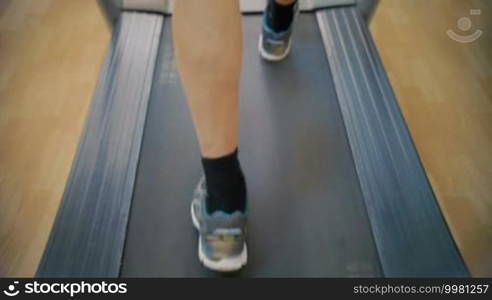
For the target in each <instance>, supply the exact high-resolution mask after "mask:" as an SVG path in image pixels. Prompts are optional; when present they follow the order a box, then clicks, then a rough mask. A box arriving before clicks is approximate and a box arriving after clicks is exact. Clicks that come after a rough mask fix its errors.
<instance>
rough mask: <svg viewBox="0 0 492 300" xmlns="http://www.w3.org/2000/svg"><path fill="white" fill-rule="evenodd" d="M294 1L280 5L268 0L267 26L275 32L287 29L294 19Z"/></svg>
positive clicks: (273, 0)
mask: <svg viewBox="0 0 492 300" xmlns="http://www.w3.org/2000/svg"><path fill="white" fill-rule="evenodd" d="M296 2H297V1H295V2H294V3H292V4H289V5H280V4H278V3H277V2H275V0H269V1H268V4H267V9H266V11H267V16H266V22H267V25H268V27H270V28H271V29H272V30H273V31H276V32H280V31H284V30H287V29H288V28H289V26H290V24H291V23H292V20H293V19H294V5H295V4H296Z"/></svg>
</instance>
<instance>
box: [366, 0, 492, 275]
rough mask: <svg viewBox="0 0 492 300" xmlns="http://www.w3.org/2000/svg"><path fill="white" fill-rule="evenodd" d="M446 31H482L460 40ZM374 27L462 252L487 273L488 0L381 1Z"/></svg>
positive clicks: (491, 67) (491, 99) (490, 146)
mask: <svg viewBox="0 0 492 300" xmlns="http://www.w3.org/2000/svg"><path fill="white" fill-rule="evenodd" d="M470 9H481V15H473V16H470ZM461 17H469V18H470V19H471V20H472V23H473V28H472V29H471V30H469V31H467V32H463V31H460V29H458V27H457V20H458V19H459V18H461ZM448 29H454V31H455V32H456V33H461V34H462V35H464V34H469V33H470V32H474V31H475V30H476V29H480V30H482V31H483V32H484V34H483V35H482V37H480V38H479V39H478V40H476V41H475V42H472V43H469V44H463V43H458V42H456V41H454V40H451V39H450V38H449V37H448V36H447V34H446V31H447V30H448ZM371 30H372V33H373V35H374V38H375V40H376V43H377V45H378V48H379V51H380V54H381V56H382V58H383V61H384V64H385V67H386V69H387V71H388V73H389V76H390V79H391V82H392V84H393V88H394V90H395V92H396V94H397V96H398V100H399V102H400V106H401V108H402V110H403V113H404V115H405V118H406V121H407V123H408V125H409V127H410V131H411V133H412V136H413V138H414V141H415V143H416V145H417V148H418V151H419V153H420V156H421V158H422V160H423V163H424V166H425V169H426V171H427V174H428V176H429V178H430V181H431V183H432V186H433V188H434V191H435V193H436V195H437V198H438V201H439V204H440V206H441V208H442V211H443V212H444V215H445V218H446V220H447V222H448V225H449V227H450V229H451V231H452V234H453V236H454V238H455V240H456V242H457V244H458V246H459V249H460V250H461V253H462V255H463V257H464V259H465V261H466V263H467V265H468V267H469V269H470V270H471V272H472V273H473V275H474V276H492V1H490V0H411V1H410V0H382V1H381V3H380V6H379V8H378V11H377V13H376V15H375V17H374V19H373V22H372V25H371Z"/></svg>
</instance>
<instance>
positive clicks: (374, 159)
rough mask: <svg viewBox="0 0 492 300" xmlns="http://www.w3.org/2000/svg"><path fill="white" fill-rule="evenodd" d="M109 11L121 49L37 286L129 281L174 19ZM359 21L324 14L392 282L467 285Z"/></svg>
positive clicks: (354, 16)
mask: <svg viewBox="0 0 492 300" xmlns="http://www.w3.org/2000/svg"><path fill="white" fill-rule="evenodd" d="M110 2H111V3H120V5H122V4H124V1H122V0H120V1H110ZM108 3H109V2H107V3H103V2H101V5H103V7H104V8H105V11H106V14H107V16H108V20H109V21H110V23H112V24H114V30H113V38H112V41H111V45H110V47H109V50H108V55H107V58H106V61H105V64H104V67H103V70H102V72H101V75H100V79H99V84H98V86H97V88H96V90H95V93H94V98H93V102H92V105H91V109H90V111H89V114H88V116H87V120H86V125H85V130H84V133H83V135H82V138H81V140H80V144H79V147H78V152H77V154H76V157H75V159H74V162H73V166H72V170H71V174H70V177H69V179H68V182H67V185H66V189H65V193H64V195H63V199H62V202H61V205H60V208H59V210H58V214H57V216H56V219H55V223H54V225H53V228H52V231H51V234H50V238H49V241H48V243H47V246H46V249H45V251H44V254H43V257H42V260H41V262H40V265H39V268H38V271H37V276H39V277H118V276H119V274H120V267H121V266H120V264H121V261H122V257H123V250H124V241H125V236H126V232H127V226H128V216H129V212H130V205H131V200H132V196H133V188H134V183H135V175H136V171H137V164H138V159H139V155H140V146H141V142H142V137H143V127H144V123H145V118H146V110H147V103H148V99H149V94H150V89H151V82H152V80H151V78H152V76H153V75H154V65H155V61H156V57H157V53H158V47H159V40H160V35H161V30H162V26H163V25H162V24H163V18H164V17H163V16H162V15H160V14H156V13H146V12H131V11H123V12H120V11H119V9H117V8H118V7H115V6H114V5H108ZM371 9H373V7H372V8H371ZM132 10H134V9H132ZM361 13H362V15H363V14H364V11H360V10H358V8H357V7H356V6H355V5H349V6H343V7H336V8H330V9H326V8H324V9H320V10H317V11H316V12H315V14H316V16H317V19H318V25H319V27H320V30H321V34H322V39H323V42H324V45H325V51H326V54H327V59H328V61H329V65H330V68H331V70H332V75H333V80H334V83H335V88H336V91H337V94H338V96H339V97H338V99H339V100H338V101H339V105H340V108H341V111H342V116H343V119H344V126H345V128H346V133H347V136H348V139H349V142H350V147H351V151H352V156H353V158H354V163H355V166H356V170H357V174H358V177H359V182H360V186H361V190H362V191H363V196H364V201H365V205H366V209H367V212H368V215H369V218H370V223H371V227H372V228H371V229H372V232H373V236H374V239H375V243H376V248H377V250H378V253H379V258H380V261H381V265H382V268H383V273H384V275H385V276H389V277H434V276H439V277H465V276H469V272H468V270H467V268H466V266H465V264H464V261H463V259H462V257H461V255H460V253H459V251H458V249H457V247H456V244H455V242H454V240H453V238H452V236H451V234H450V232H449V230H448V227H447V225H446V222H445V220H444V217H443V215H442V213H441V211H440V208H439V205H438V203H437V201H436V199H435V196H434V193H433V191H432V188H431V186H430V184H429V181H428V179H427V176H426V174H425V171H424V168H423V166H422V163H421V161H420V159H419V156H418V153H417V150H416V148H415V145H414V143H413V141H412V138H411V135H410V133H409V131H408V128H407V125H406V123H405V120H404V118H403V115H402V114H401V111H400V108H399V106H398V102H397V99H396V96H395V94H394V93H393V90H392V88H391V85H390V82H389V79H388V77H387V75H386V72H385V70H384V66H383V64H382V62H381V59H380V57H379V55H378V53H377V50H376V46H375V44H374V42H373V40H372V37H371V35H370V33H369V30H368V26H367V24H366V23H365V22H364V20H363V17H362V16H361ZM365 15H366V16H369V15H370V13H369V14H367V10H366V14H365ZM149 28H150V30H149Z"/></svg>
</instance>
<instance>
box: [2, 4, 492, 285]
mask: <svg viewBox="0 0 492 300" xmlns="http://www.w3.org/2000/svg"><path fill="white" fill-rule="evenodd" d="M477 8H479V9H481V10H482V14H481V16H471V17H470V18H471V19H472V20H473V24H474V25H475V26H476V27H477V28H480V29H482V30H483V31H484V35H483V36H482V37H481V38H480V39H479V40H477V41H475V42H473V43H470V44H461V43H458V42H455V41H453V40H451V39H450V38H449V37H448V36H447V35H446V30H448V29H455V31H456V32H459V30H458V29H457V26H456V22H457V20H458V19H459V18H460V17H466V16H469V13H470V9H477ZM490 16H492V1H489V0H382V2H381V5H380V7H379V9H378V12H377V14H376V16H375V18H374V20H373V24H372V32H373V34H374V36H375V40H376V42H377V44H378V47H379V49H380V53H381V55H382V58H383V61H384V64H385V66H386V68H387V70H388V72H389V75H390V79H391V81H392V84H393V86H394V89H395V92H396V93H397V96H398V99H399V101H400V105H401V107H402V110H403V112H404V115H405V117H406V119H407V122H408V124H409V127H410V131H411V133H412V135H413V137H414V140H415V142H416V145H417V148H418V150H419V153H420V155H421V157H422V160H423V162H424V165H425V168H426V171H427V173H428V175H429V178H430V180H431V183H432V185H433V188H434V191H435V192H436V195H437V197H438V200H439V204H440V205H441V208H442V209H443V212H444V215H445V217H446V220H447V222H448V224H449V226H450V229H451V231H452V233H453V235H454V237H455V239H456V241H457V243H458V246H459V248H460V250H461V252H462V253H463V256H464V258H465V260H466V262H467V265H468V266H469V268H470V270H471V271H472V273H473V274H474V275H475V276H484V275H488V276H492V255H491V253H492V196H491V195H492V158H491V155H492V154H491V153H492V40H491V37H492V24H491V22H492V18H491V17H490ZM474 29H475V28H474ZM108 41H109V30H108V28H107V26H106V25H105V23H104V20H103V17H102V16H101V14H100V12H99V9H98V7H97V5H96V1H95V0H83V1H82V0H0V137H1V142H0V276H32V275H33V274H34V271H35V270H36V267H37V264H38V262H39V258H40V256H41V254H42V251H43V248H44V245H45V242H46V239H47V237H48V234H49V231H50V229H51V225H52V223H53V219H54V216H55V213H56V211H57V208H58V205H59V201H60V199H61V195H62V193H63V189H64V186H65V182H66V179H67V175H68V173H69V170H70V166H71V162H72V159H73V156H74V153H75V150H76V147H77V143H78V140H79V136H80V133H81V129H82V126H83V122H84V118H85V114H86V111H87V107H88V104H89V102H90V100H91V96H92V92H93V90H94V87H95V83H96V80H97V77H98V74H99V69H100V66H101V62H102V59H103V57H104V53H105V49H106V47H107V44H108Z"/></svg>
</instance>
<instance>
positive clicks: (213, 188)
mask: <svg viewBox="0 0 492 300" xmlns="http://www.w3.org/2000/svg"><path fill="white" fill-rule="evenodd" d="M202 164H203V170H204V171H205V181H206V185H207V193H208V197H207V200H206V207H207V212H208V213H209V214H211V213H213V212H214V211H218V210H220V211H223V212H226V213H233V212H234V211H236V210H239V211H241V212H244V211H245V210H246V182H245V180H244V175H243V172H242V170H241V166H240V164H239V160H238V156H237V150H235V151H234V152H233V153H231V154H228V155H226V156H223V157H219V158H214V159H209V158H202Z"/></svg>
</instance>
